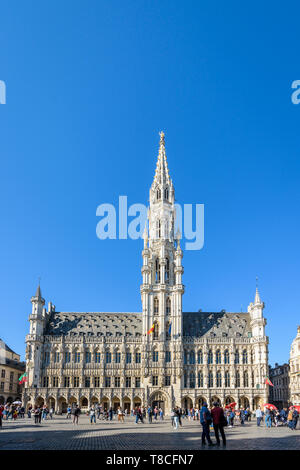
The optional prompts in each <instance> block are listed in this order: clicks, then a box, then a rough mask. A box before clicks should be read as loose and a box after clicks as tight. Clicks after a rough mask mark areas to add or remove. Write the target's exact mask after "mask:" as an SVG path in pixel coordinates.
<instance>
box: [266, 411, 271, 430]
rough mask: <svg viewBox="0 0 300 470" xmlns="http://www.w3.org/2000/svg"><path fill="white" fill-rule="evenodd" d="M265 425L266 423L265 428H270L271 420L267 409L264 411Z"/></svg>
mask: <svg viewBox="0 0 300 470" xmlns="http://www.w3.org/2000/svg"><path fill="white" fill-rule="evenodd" d="M265 423H266V426H267V428H271V427H272V418H271V412H270V410H269V408H267V409H266V416H265Z"/></svg>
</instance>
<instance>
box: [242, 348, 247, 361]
mask: <svg viewBox="0 0 300 470" xmlns="http://www.w3.org/2000/svg"><path fill="white" fill-rule="evenodd" d="M243 364H248V353H247V349H244V351H243Z"/></svg>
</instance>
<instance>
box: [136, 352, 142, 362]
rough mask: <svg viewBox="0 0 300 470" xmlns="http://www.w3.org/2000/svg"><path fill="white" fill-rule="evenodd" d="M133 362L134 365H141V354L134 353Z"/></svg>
mask: <svg viewBox="0 0 300 470" xmlns="http://www.w3.org/2000/svg"><path fill="white" fill-rule="evenodd" d="M135 362H136V364H140V363H141V353H140V352H136V353H135Z"/></svg>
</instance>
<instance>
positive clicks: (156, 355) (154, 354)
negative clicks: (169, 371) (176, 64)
mask: <svg viewBox="0 0 300 470" xmlns="http://www.w3.org/2000/svg"><path fill="white" fill-rule="evenodd" d="M152 361H153V362H158V351H156V350H154V351H153V352H152Z"/></svg>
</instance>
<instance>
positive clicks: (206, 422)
mask: <svg viewBox="0 0 300 470" xmlns="http://www.w3.org/2000/svg"><path fill="white" fill-rule="evenodd" d="M200 423H201V425H202V446H205V445H206V442H205V439H207V442H208V445H209V446H213V445H214V444H213V442H212V440H211V438H210V434H209V426H210V424H211V423H212V418H211V414H210V411H209V409H208V407H207V403H203V406H202V408H201V411H200Z"/></svg>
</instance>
